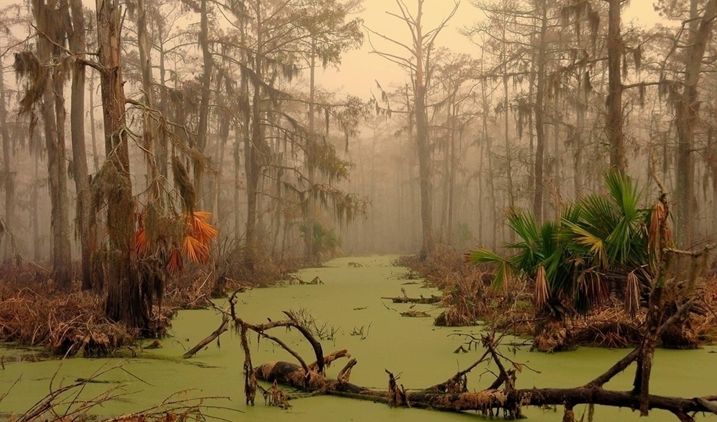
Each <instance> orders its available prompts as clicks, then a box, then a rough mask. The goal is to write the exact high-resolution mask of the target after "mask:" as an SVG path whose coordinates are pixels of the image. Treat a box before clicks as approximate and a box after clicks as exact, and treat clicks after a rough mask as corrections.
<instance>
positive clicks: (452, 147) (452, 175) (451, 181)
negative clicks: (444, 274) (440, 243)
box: [446, 96, 463, 245]
mask: <svg viewBox="0 0 717 422" xmlns="http://www.w3.org/2000/svg"><path fill="white" fill-rule="evenodd" d="M457 108H458V106H457V104H455V96H454V103H453V115H452V116H451V126H450V128H451V134H450V138H449V139H450V144H449V145H448V156H449V160H450V161H449V162H450V167H449V168H448V201H447V202H448V204H447V209H448V225H447V227H446V243H448V245H451V242H452V241H453V214H454V210H453V203H454V202H455V198H454V196H455V191H456V166H457V165H458V163H457V161H458V160H457V159H456V130H459V131H460V132H459V133H460V137H461V138H462V137H463V129H462V128H460V129H457V128H456V120H457V119H458V110H457Z"/></svg>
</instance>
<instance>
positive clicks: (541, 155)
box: [504, 0, 548, 223]
mask: <svg viewBox="0 0 717 422" xmlns="http://www.w3.org/2000/svg"><path fill="white" fill-rule="evenodd" d="M539 3H540V7H541V15H540V22H541V23H540V37H539V39H538V43H539V45H538V57H537V59H538V74H537V75H536V77H537V79H538V86H537V87H536V92H535V108H534V113H535V134H536V140H537V143H536V147H535V172H534V175H535V192H534V195H533V215H534V216H535V218H536V220H537V221H538V223H540V222H542V221H543V192H544V184H543V182H544V178H545V176H544V174H543V173H544V163H545V118H544V113H545V90H546V87H545V85H546V84H545V62H546V58H545V47H546V46H545V43H546V40H545V35H546V33H547V29H548V7H547V5H546V2H545V0H539ZM504 84H505V82H504Z"/></svg>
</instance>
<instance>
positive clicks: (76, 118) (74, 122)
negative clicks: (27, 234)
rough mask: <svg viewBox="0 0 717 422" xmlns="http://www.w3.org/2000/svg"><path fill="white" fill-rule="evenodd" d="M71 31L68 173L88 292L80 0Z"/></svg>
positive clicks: (91, 235)
mask: <svg viewBox="0 0 717 422" xmlns="http://www.w3.org/2000/svg"><path fill="white" fill-rule="evenodd" d="M69 11H70V13H71V15H72V32H71V34H70V37H69V41H70V49H71V50H72V51H73V53H74V54H76V55H77V56H78V57H77V58H78V60H75V62H74V63H73V65H72V97H71V107H72V108H71V117H70V125H71V133H72V170H73V173H72V175H73V178H74V180H75V190H76V192H77V226H78V228H79V230H78V231H79V235H80V249H81V254H82V289H83V290H90V289H92V257H93V255H94V251H95V248H96V246H95V241H96V235H95V233H96V231H95V228H94V227H93V225H92V224H91V221H92V219H91V218H90V213H91V212H92V211H91V208H90V207H91V205H92V204H91V201H92V196H91V192H90V182H89V176H88V170H87V152H86V146H85V65H84V63H82V61H81V60H82V59H84V52H85V49H86V48H87V43H86V42H85V16H84V10H83V8H82V1H81V0H70V10H69Z"/></svg>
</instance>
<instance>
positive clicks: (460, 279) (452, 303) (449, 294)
mask: <svg viewBox="0 0 717 422" xmlns="http://www.w3.org/2000/svg"><path fill="white" fill-rule="evenodd" d="M441 285H443V286H444V293H443V300H442V302H441V303H442V305H443V306H444V307H445V311H443V312H442V313H441V314H440V315H439V316H438V317H437V318H436V321H435V324H436V325H440V326H450V327H456V326H465V325H474V324H476V323H477V322H478V320H479V319H480V318H481V316H484V315H485V314H486V312H487V310H488V305H487V303H486V297H487V294H488V293H487V288H486V286H485V285H484V283H483V272H482V271H480V270H478V269H473V271H472V273H470V274H468V275H465V274H462V273H458V272H453V273H450V274H448V275H446V276H445V277H444V279H443V280H442V281H441Z"/></svg>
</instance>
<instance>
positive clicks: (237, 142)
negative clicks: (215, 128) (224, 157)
mask: <svg viewBox="0 0 717 422" xmlns="http://www.w3.org/2000/svg"><path fill="white" fill-rule="evenodd" d="M234 136H235V139H234V150H233V157H234V190H233V193H234V238H235V239H239V238H240V237H241V227H242V223H241V213H240V212H239V210H240V209H241V208H240V207H241V203H240V200H239V195H240V192H241V154H240V150H241V145H242V139H243V137H242V132H241V129H240V128H239V125H237V126H236V127H235V128H234Z"/></svg>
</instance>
